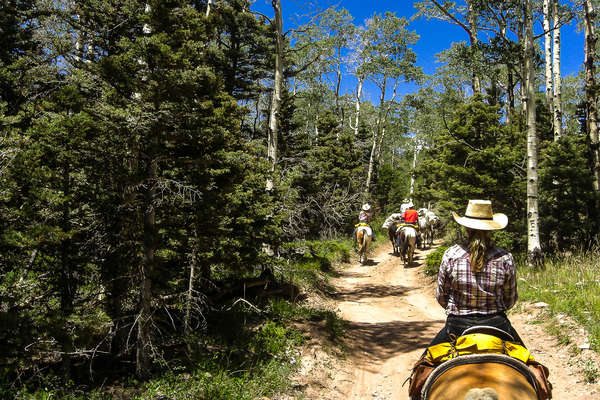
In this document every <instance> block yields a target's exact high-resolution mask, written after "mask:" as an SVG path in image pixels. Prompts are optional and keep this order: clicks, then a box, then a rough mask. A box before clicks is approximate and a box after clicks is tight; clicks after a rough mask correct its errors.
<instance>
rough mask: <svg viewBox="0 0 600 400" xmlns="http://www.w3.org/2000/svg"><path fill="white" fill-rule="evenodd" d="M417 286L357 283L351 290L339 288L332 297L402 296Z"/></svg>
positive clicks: (338, 298)
mask: <svg viewBox="0 0 600 400" xmlns="http://www.w3.org/2000/svg"><path fill="white" fill-rule="evenodd" d="M416 289H418V288H415V287H407V286H400V285H395V286H394V285H374V284H364V285H356V286H355V287H353V288H352V289H350V290H339V289H338V291H336V292H335V293H332V294H331V297H332V298H334V299H336V300H342V301H343V300H352V301H357V300H360V299H363V298H369V297H371V298H381V297H389V296H397V297H402V296H406V295H407V294H408V293H409V292H411V291H413V290H416Z"/></svg>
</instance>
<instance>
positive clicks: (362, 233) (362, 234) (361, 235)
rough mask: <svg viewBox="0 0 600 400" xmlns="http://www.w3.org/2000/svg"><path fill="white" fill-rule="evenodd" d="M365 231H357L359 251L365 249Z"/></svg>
mask: <svg viewBox="0 0 600 400" xmlns="http://www.w3.org/2000/svg"><path fill="white" fill-rule="evenodd" d="M365 236H366V235H365V231H364V230H363V229H357V230H356V244H357V245H358V251H359V252H360V251H362V248H363V239H364V237H365Z"/></svg>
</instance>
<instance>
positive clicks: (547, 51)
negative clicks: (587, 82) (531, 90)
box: [543, 0, 554, 120]
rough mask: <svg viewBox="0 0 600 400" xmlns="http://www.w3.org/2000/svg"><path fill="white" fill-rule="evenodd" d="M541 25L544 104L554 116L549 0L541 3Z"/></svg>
mask: <svg viewBox="0 0 600 400" xmlns="http://www.w3.org/2000/svg"><path fill="white" fill-rule="evenodd" d="M543 14H544V19H543V26H544V64H545V66H546V69H545V75H544V77H545V78H546V80H545V82H546V104H547V105H548V107H549V108H550V110H551V111H552V116H553V117H554V108H553V107H552V104H553V99H552V97H553V84H552V61H553V60H552V32H551V31H550V29H551V26H550V0H544V5H543ZM553 120H554V118H553Z"/></svg>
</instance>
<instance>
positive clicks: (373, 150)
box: [365, 76, 387, 193]
mask: <svg viewBox="0 0 600 400" xmlns="http://www.w3.org/2000/svg"><path fill="white" fill-rule="evenodd" d="M386 83H387V76H384V77H383V83H382V85H381V86H380V89H381V95H380V96H379V116H378V117H377V124H376V126H377V128H376V130H375V132H373V143H372V145H371V155H370V156H369V170H368V172H367V182H366V184H365V193H368V192H369V189H370V187H371V180H372V178H373V169H374V167H375V160H376V159H377V144H378V143H379V137H380V136H381V130H382V120H383V107H384V103H385V85H386Z"/></svg>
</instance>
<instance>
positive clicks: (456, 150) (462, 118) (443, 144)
mask: <svg viewBox="0 0 600 400" xmlns="http://www.w3.org/2000/svg"><path fill="white" fill-rule="evenodd" d="M436 142H437V145H436V147H435V148H431V149H427V150H426V156H425V157H426V159H425V160H423V161H422V162H421V164H420V166H419V168H418V175H420V176H422V177H424V179H425V182H426V184H425V185H426V186H427V187H428V188H430V190H429V192H428V195H430V196H432V198H433V200H434V202H435V203H436V204H437V210H438V211H439V214H440V215H449V214H450V212H451V211H456V210H459V212H461V213H462V210H464V209H465V207H466V204H467V202H468V200H469V199H477V198H483V199H491V200H492V203H493V207H494V212H503V213H505V214H507V215H508V220H509V221H510V224H509V226H508V228H507V231H508V232H511V233H514V234H520V235H524V230H523V229H521V228H522V227H523V224H524V218H523V214H522V211H521V210H523V209H524V207H525V179H524V178H525V176H524V170H523V169H521V167H520V163H521V159H522V149H524V148H525V145H524V136H523V135H522V134H521V133H520V132H519V131H518V130H517V129H516V127H515V126H513V125H510V126H505V125H503V124H502V123H501V114H500V112H499V107H498V106H490V105H488V104H485V103H483V102H481V100H480V99H479V98H474V99H472V100H471V101H470V102H469V103H467V104H464V105H460V106H459V107H458V108H457V109H456V111H455V112H454V114H453V118H452V120H451V122H450V124H449V126H448V130H447V131H445V132H440V133H438V135H437V138H436ZM515 238H516V236H515ZM520 243H522V242H521V241H517V242H513V243H512V244H511V246H508V247H509V248H510V249H511V250H512V251H519V250H520V249H521V248H520V247H517V246H518V245H519V244H520Z"/></svg>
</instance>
